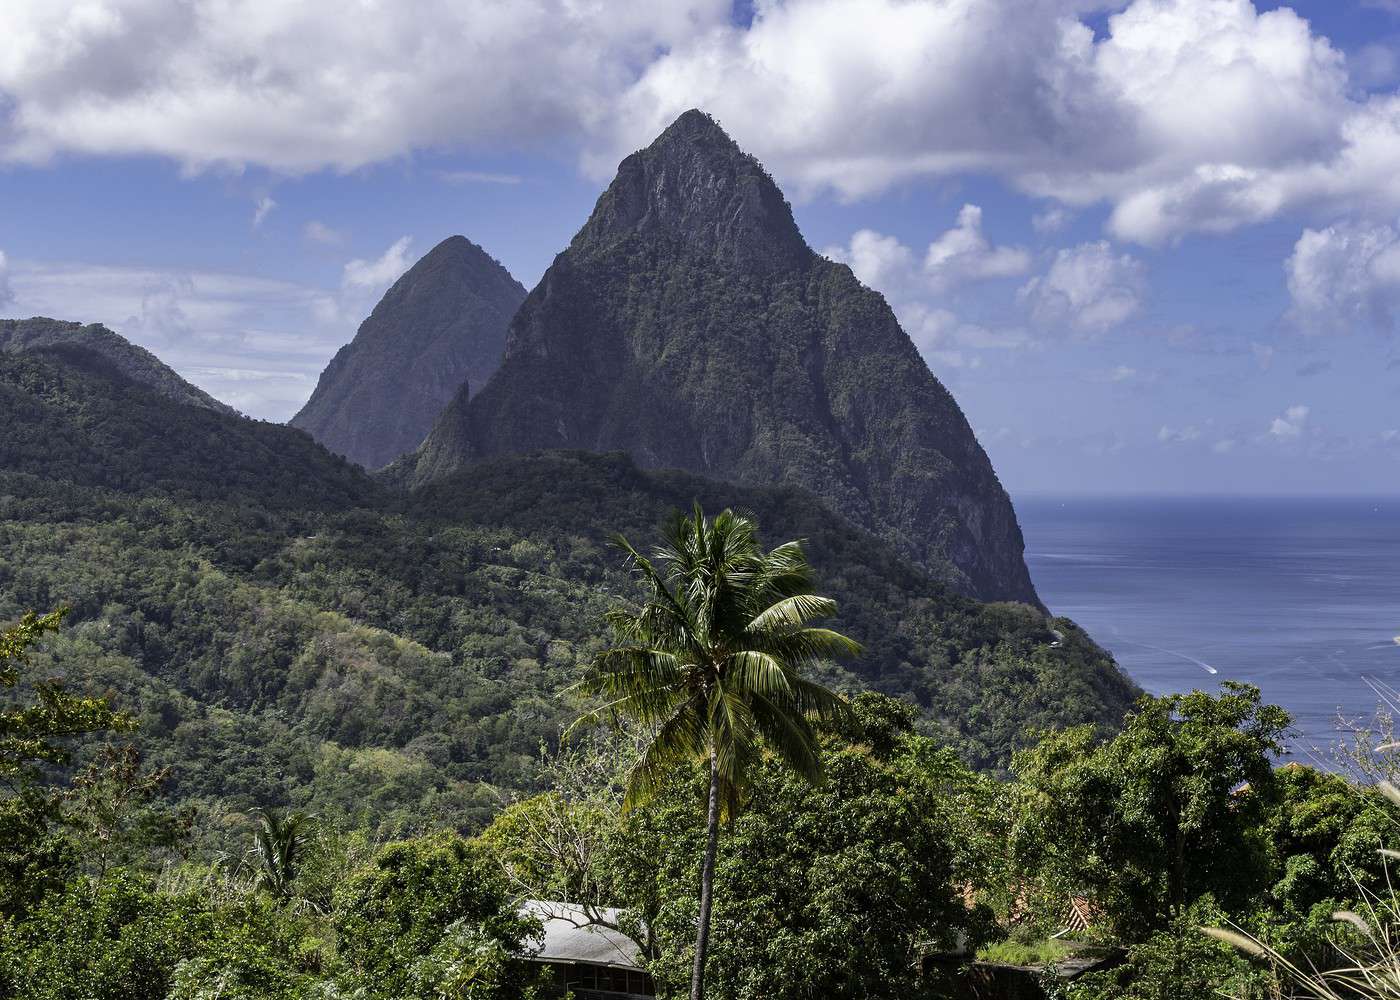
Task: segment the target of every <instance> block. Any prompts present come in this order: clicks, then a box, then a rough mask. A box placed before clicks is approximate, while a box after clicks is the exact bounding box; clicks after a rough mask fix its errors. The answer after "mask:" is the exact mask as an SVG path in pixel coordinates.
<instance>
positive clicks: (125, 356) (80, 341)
mask: <svg viewBox="0 0 1400 1000" xmlns="http://www.w3.org/2000/svg"><path fill="white" fill-rule="evenodd" d="M30 351H65V352H68V353H69V355H70V357H71V358H73V359H74V360H75V361H76V359H77V357H78V353H79V352H87V353H91V354H94V355H96V356H98V357H100V358H102V359H105V361H106V362H107V363H108V365H110V366H111V368H112V370H114V371H117V372H120V373H121V374H123V375H125V376H126V377H127V378H129V379H131V380H132V381H133V382H138V383H140V384H141V385H144V386H146V387H147V388H150V389H154V390H155V391H156V392H158V393H160V394H161V395H162V396H165V397H166V398H167V399H172V400H174V401H175V402H177V403H189V404H190V405H191V406H199V407H203V408H205V409H208V410H216V411H218V412H219V413H228V414H232V413H234V412H235V410H234V409H233V407H231V406H229V405H228V404H227V403H221V402H219V400H217V399H215V398H214V397H213V396H211V395H209V393H207V392H205V391H204V390H203V389H201V388H199V387H198V386H194V385H191V384H190V383H189V382H187V381H185V380H184V379H183V378H181V377H180V376H179V375H178V374H176V373H175V372H174V371H173V370H172V369H171V368H169V367H168V366H167V365H166V364H165V363H164V362H162V361H161V360H160V359H159V358H157V357H156V356H155V355H154V354H152V353H151V352H150V351H148V350H146V349H145V348H144V347H137V346H136V345H135V344H133V343H132V342H131V341H129V340H127V339H126V338H125V337H123V336H121V335H120V334H116V333H113V332H112V331H111V330H109V329H107V328H106V327H105V326H103V325H101V324H100V323H89V324H87V325H86V326H85V325H83V324H82V323H66V322H64V321H63V320H57V319H46V318H44V317H41V316H36V317H34V318H33V319H0V353H7V354H22V353H25V352H30Z"/></svg>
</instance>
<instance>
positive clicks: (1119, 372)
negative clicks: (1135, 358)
mask: <svg viewBox="0 0 1400 1000" xmlns="http://www.w3.org/2000/svg"><path fill="white" fill-rule="evenodd" d="M1136 374H1137V369H1136V368H1129V367H1128V366H1127V365H1119V366H1118V367H1117V368H1115V369H1113V371H1111V372H1109V373H1108V379H1109V381H1110V382H1126V381H1128V380H1129V379H1130V378H1132V377H1133V376H1134V375H1136Z"/></svg>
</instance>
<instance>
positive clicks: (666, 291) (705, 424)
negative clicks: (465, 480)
mask: <svg viewBox="0 0 1400 1000" xmlns="http://www.w3.org/2000/svg"><path fill="white" fill-rule="evenodd" d="M552 448H568V449H580V450H585V451H594V452H607V451H623V452H627V453H629V454H630V455H632V456H633V458H634V459H635V460H636V461H637V462H638V463H639V464H641V465H643V466H644V467H648V468H679V469H685V470H688V471H691V472H696V473H699V474H701V475H704V476H708V477H712V478H719V479H726V480H731V481H735V482H739V483H744V484H752V485H767V484H780V485H795V486H801V487H804V488H806V489H809V490H811V491H813V492H814V493H816V494H817V495H818V496H820V497H821V498H822V499H823V500H825V501H826V502H827V503H828V504H830V505H831V506H832V507H833V508H834V509H835V510H837V511H838V512H840V513H842V514H844V515H845V516H846V517H848V518H850V519H851V520H853V521H854V522H856V523H857V524H860V525H862V526H864V527H866V528H869V529H870V530H872V531H874V532H875V533H876V534H878V535H880V536H881V537H883V538H885V539H887V540H889V541H891V542H893V543H894V544H895V545H896V546H897V547H898V548H899V549H900V550H902V551H903V552H904V553H906V554H908V555H909V556H912V557H913V558H914V559H915V560H917V561H918V562H919V563H921V564H922V565H924V566H925V567H927V568H929V569H930V570H932V571H934V572H936V573H938V574H940V575H941V576H942V577H943V578H945V579H948V580H950V582H952V583H953V584H954V585H955V586H957V587H958V588H959V589H960V590H962V591H963V592H965V593H967V594H969V595H972V596H975V597H978V598H981V599H984V600H1019V601H1026V602H1029V603H1036V604H1038V603H1039V602H1038V599H1037V597H1036V594H1035V589H1034V587H1033V586H1032V584H1031V580H1030V575H1029V573H1028V572H1027V570H1026V565H1025V562H1024V559H1023V557H1022V551H1023V548H1024V543H1023V542H1022V538H1021V530H1020V527H1019V525H1018V524H1017V522H1016V515H1015V512H1014V511H1013V510H1012V507H1011V501H1010V499H1009V498H1008V497H1007V495H1006V492H1005V491H1004V490H1003V489H1002V486H1001V484H1000V482H999V481H998V480H997V477H996V474H995V472H993V470H992V466H991V463H990V462H989V461H988V459H987V456H986V454H985V453H984V452H983V450H982V448H981V446H980V445H979V444H978V443H977V439H976V437H975V436H974V435H973V433H972V429H971V427H970V426H969V425H968V422H967V420H966V419H965V418H964V416H963V414H962V411H961V410H960V409H959V408H958V405H957V403H956V402H955V401H954V400H953V397H952V396H951V395H950V394H949V393H948V391H947V389H945V388H944V387H943V385H942V384H941V383H940V382H939V381H938V379H936V378H935V377H934V376H933V374H932V373H931V372H930V371H929V369H928V366H927V365H926V364H925V363H924V360H923V358H922V357H921V356H920V355H919V352H918V350H917V349H916V348H915V346H914V344H913V342H912V341H911V340H910V339H909V337H908V336H907V335H906V334H905V332H904V331H903V330H902V329H900V326H899V323H898V321H897V320H896V319H895V316H894V313H893V312H892V311H891V310H890V307H889V306H888V305H887V304H886V302H885V300H884V299H883V298H882V297H881V296H880V295H879V294H878V293H876V292H874V291H871V290H870V289H868V288H866V287H865V286H863V285H861V283H860V282H859V281H858V280H856V278H855V276H854V275H853V274H852V273H851V270H850V268H848V267H847V266H845V265H844V264H837V263H834V262H833V261H830V260H827V259H825V258H823V257H821V256H819V255H817V254H816V253H814V252H813V251H812V250H811V249H810V248H809V247H808V246H807V244H806V242H805V241H804V240H803V238H802V235H801V233H800V232H799V231H798V228H797V225H796V223H795V222H794V220H793V216H792V212H791V209H790V208H789V206H788V204H787V202H786V201H785V200H784V198H783V195H782V193H781V192H780V191H779V190H778V187H777V186H776V184H774V182H773V180H772V178H770V177H769V176H768V174H767V173H766V172H765V171H764V169H763V168H762V166H760V165H759V163H758V161H757V160H755V159H754V158H753V157H752V156H749V155H747V154H745V153H744V152H743V151H742V150H740V149H739V147H738V146H737V145H736V144H735V143H734V142H733V141H732V140H731V139H730V138H729V137H728V136H727V135H726V134H725V133H724V131H723V130H722V129H721V128H720V127H719V126H718V125H717V124H716V123H715V122H714V121H713V120H712V119H711V118H709V117H708V116H706V115H704V114H702V113H701V112H698V111H689V112H686V113H685V114H684V115H682V116H681V117H680V118H679V119H678V120H677V121H676V122H675V123H674V124H672V125H671V126H670V127H669V128H668V129H667V130H666V131H665V132H664V133H663V134H662V135H661V136H660V138H658V139H657V140H656V141H655V142H654V143H652V145H651V146H649V147H648V148H646V149H644V150H642V151H640V152H638V153H634V154H633V155H632V156H629V157H628V158H627V159H626V160H624V161H623V162H622V164H621V166H620V167H619V168H618V173H617V177H616V179H615V180H614V181H613V183H612V185H611V186H610V187H609V188H608V189H607V191H606V192H604V193H603V195H602V197H600V198H599V199H598V203H597V206H596V207H595V209H594V211H593V215H592V217H591V218H589V220H588V222H587V223H586V224H585V225H584V227H583V228H582V229H581V230H580V231H579V233H578V235H577V236H575V238H574V240H573V242H572V243H571V244H570V245H569V247H568V249H567V250H565V251H564V252H563V253H562V254H560V255H559V256H558V257H557V258H555V261H554V263H553V265H552V266H551V267H550V268H549V270H548V271H547V272H546V273H545V275H544V277H543V279H541V281H540V283H539V285H538V286H537V287H536V288H535V289H534V291H532V292H531V293H530V295H529V297H528V298H527V299H526V300H525V303H524V305H523V306H522V307H521V308H520V311H519V312H518V313H517V314H516V316H515V319H514V320H513V321H512V322H511V326H510V332H509V335H508V338H507V341H506V350H505V360H504V361H503V362H502V365H501V368H500V370H499V371H498V372H497V373H496V375H495V377H494V378H493V379H492V380H491V382H490V384H488V385H487V386H485V387H484V388H483V389H481V391H480V393H479V395H477V396H474V397H472V398H471V399H470V400H468V399H467V398H466V397H465V395H462V394H459V395H458V397H457V398H456V399H454V400H453V402H452V404H451V406H449V407H448V409H447V410H446V411H444V413H443V415H442V417H441V418H440V419H439V421H438V423H437V425H436V426H435V427H434V429H433V431H432V433H431V434H430V435H429V436H428V438H427V439H426V440H425V441H424V443H423V446H422V447H421V448H420V449H419V451H418V453H417V454H416V455H414V456H410V459H409V460H406V462H405V465H404V469H405V473H406V475H407V477H408V478H409V480H410V481H411V482H415V483H424V482H428V481H432V480H436V479H439V478H441V477H443V476H445V475H447V474H450V473H451V472H453V471H455V470H456V469H459V468H461V467H463V466H464V465H466V464H468V463H469V462H472V461H475V460H478V459H481V458H484V457H488V456H492V455H500V454H508V453H519V452H529V451H535V450H540V449H552Z"/></svg>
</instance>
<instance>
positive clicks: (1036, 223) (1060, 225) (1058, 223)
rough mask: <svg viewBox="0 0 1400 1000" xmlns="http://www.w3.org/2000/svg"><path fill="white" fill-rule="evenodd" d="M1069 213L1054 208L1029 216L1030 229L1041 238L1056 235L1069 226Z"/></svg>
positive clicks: (1056, 207)
mask: <svg viewBox="0 0 1400 1000" xmlns="http://www.w3.org/2000/svg"><path fill="white" fill-rule="evenodd" d="M1069 220H1070V213H1069V212H1068V211H1067V210H1065V209H1063V208H1060V207H1059V206H1055V207H1052V208H1047V209H1046V210H1045V211H1043V212H1036V213H1035V214H1034V215H1032V216H1031V228H1032V229H1034V230H1035V231H1036V232H1037V233H1040V234H1041V235H1042V236H1048V235H1050V234H1052V233H1058V232H1059V231H1060V230H1061V229H1064V228H1065V226H1067V225H1069Z"/></svg>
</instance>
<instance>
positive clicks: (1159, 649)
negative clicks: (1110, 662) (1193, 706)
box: [1112, 628, 1220, 675]
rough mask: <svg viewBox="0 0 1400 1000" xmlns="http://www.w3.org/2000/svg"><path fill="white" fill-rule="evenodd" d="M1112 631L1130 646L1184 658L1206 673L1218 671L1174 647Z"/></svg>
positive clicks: (1216, 672)
mask: <svg viewBox="0 0 1400 1000" xmlns="http://www.w3.org/2000/svg"><path fill="white" fill-rule="evenodd" d="M1112 631H1113V634H1114V635H1115V636H1117V637H1118V639H1119V641H1121V642H1126V643H1127V644H1128V645H1130V646H1140V647H1142V648H1143V649H1150V650H1152V651H1153V652H1154V653H1165V654H1166V655H1167V656H1175V657H1176V658H1177V659H1178V660H1185V661H1186V662H1187V663H1194V664H1195V665H1196V666H1198V667H1200V668H1201V669H1202V670H1204V671H1205V672H1206V673H1208V674H1212V675H1214V674H1218V673H1220V671H1219V670H1216V669H1215V668H1214V667H1212V666H1211V665H1210V664H1209V663H1207V662H1206V661H1205V660H1199V659H1197V658H1196V657H1194V656H1190V655H1188V654H1186V653H1181V652H1178V651H1177V650H1175V649H1166V648H1165V647H1162V646H1153V645H1152V644H1150V643H1146V642H1138V641H1137V640H1136V639H1128V638H1125V637H1124V636H1123V633H1122V632H1119V631H1118V629H1116V628H1114V629H1112Z"/></svg>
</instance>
